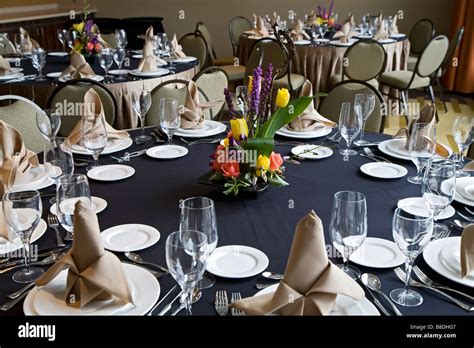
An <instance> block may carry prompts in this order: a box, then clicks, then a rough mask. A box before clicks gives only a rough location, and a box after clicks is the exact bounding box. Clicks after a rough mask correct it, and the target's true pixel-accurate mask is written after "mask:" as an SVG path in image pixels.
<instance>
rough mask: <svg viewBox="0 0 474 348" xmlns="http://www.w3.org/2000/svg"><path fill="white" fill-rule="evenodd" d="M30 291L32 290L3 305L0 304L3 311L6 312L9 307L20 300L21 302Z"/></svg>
mask: <svg viewBox="0 0 474 348" xmlns="http://www.w3.org/2000/svg"><path fill="white" fill-rule="evenodd" d="M29 293H30V291H25V292H24V293H22V294H21V295H20V296H18V297H17V298H16V299H14V300H11V301H9V302H7V303H5V304H3V305H2V306H0V310H1V311H3V312H6V311H8V310H9V309H12V308H13V307H14V306H15V305H16V304H17V303H18V302H20V301H21V300H22V299H23V297H25V296H26V295H28V294H29Z"/></svg>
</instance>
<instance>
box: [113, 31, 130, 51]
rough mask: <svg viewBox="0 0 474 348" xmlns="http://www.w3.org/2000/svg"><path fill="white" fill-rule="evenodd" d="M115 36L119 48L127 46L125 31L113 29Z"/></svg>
mask: <svg viewBox="0 0 474 348" xmlns="http://www.w3.org/2000/svg"><path fill="white" fill-rule="evenodd" d="M115 38H116V40H117V45H118V47H119V48H122V49H125V47H127V43H128V41H127V32H126V31H125V30H124V29H115Z"/></svg>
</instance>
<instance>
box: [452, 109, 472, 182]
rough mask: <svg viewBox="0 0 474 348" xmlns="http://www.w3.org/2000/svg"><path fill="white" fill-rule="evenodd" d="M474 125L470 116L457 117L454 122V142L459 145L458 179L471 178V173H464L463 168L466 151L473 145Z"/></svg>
mask: <svg viewBox="0 0 474 348" xmlns="http://www.w3.org/2000/svg"><path fill="white" fill-rule="evenodd" d="M473 124H474V121H473V120H472V117H469V116H459V117H456V120H454V124H453V135H454V141H456V144H457V145H458V148H459V152H460V154H459V161H458V166H457V167H458V169H459V170H458V171H457V174H456V176H457V177H458V178H461V177H465V176H469V173H467V172H465V171H462V167H463V165H464V152H465V151H466V149H467V148H468V147H469V145H471V143H472V140H473V139H472V137H473V131H472V126H473Z"/></svg>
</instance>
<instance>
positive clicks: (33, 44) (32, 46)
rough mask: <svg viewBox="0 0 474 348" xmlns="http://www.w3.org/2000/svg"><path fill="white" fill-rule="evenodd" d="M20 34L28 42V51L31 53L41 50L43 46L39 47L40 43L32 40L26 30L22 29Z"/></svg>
mask: <svg viewBox="0 0 474 348" xmlns="http://www.w3.org/2000/svg"><path fill="white" fill-rule="evenodd" d="M20 34H22V35H23V36H24V37H25V38H26V39H27V40H28V46H27V47H26V49H27V51H29V52H31V50H33V49H35V48H40V47H41V46H40V45H39V43H38V41H36V40H34V39H32V38H31V37H30V34H29V33H28V31H26V30H25V29H24V28H22V27H20Z"/></svg>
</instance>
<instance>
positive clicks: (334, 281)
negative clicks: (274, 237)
mask: <svg viewBox="0 0 474 348" xmlns="http://www.w3.org/2000/svg"><path fill="white" fill-rule="evenodd" d="M337 294H343V295H346V296H349V297H351V298H353V299H355V300H361V299H362V298H363V297H364V291H363V290H362V288H361V287H360V286H359V285H357V283H356V282H355V281H354V280H352V279H351V278H350V277H349V276H348V275H347V274H345V273H344V272H343V271H342V270H341V269H339V268H338V267H337V266H335V265H334V264H333V263H332V262H330V261H329V260H328V257H327V253H326V246H325V241H324V231H323V225H322V222H321V220H320V219H319V217H318V216H317V215H316V214H315V212H314V211H311V212H310V213H309V214H308V215H306V216H305V217H304V218H303V219H301V220H300V221H299V222H298V225H297V226H296V231H295V236H294V239H293V244H292V246H291V251H290V256H289V258H288V264H287V266H286V270H285V275H284V278H283V280H282V281H281V282H280V284H279V286H278V288H277V290H276V292H275V293H272V294H266V295H261V296H255V297H249V298H246V299H243V300H240V301H237V302H235V303H234V304H233V305H232V307H235V308H238V309H241V310H243V311H244V312H246V313H247V314H254V315H264V314H272V313H274V314H282V315H327V314H329V313H330V312H331V310H332V309H333V308H334V305H335V304H336V297H337Z"/></svg>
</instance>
